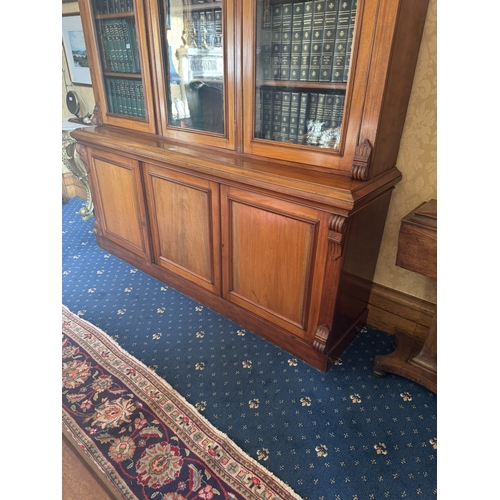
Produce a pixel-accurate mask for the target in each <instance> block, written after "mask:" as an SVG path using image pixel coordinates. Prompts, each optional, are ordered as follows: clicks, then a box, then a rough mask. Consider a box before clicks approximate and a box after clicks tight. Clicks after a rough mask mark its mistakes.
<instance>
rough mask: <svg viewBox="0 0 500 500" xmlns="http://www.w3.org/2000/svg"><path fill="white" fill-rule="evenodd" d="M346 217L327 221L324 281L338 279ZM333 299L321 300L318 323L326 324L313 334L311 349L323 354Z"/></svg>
mask: <svg viewBox="0 0 500 500" xmlns="http://www.w3.org/2000/svg"><path fill="white" fill-rule="evenodd" d="M346 220H347V219H346V217H342V216H341V215H335V214H334V215H332V216H331V217H330V220H329V221H328V257H329V259H330V260H329V261H328V262H327V266H326V272H325V280H327V281H332V282H335V281H336V280H337V279H338V277H339V272H340V271H339V269H340V268H339V266H338V265H337V264H335V261H336V260H338V259H339V258H340V257H341V256H342V248H343V246H344V233H345V229H346ZM334 302H335V298H334V297H333V296H331V295H330V294H327V295H325V296H324V297H323V299H322V310H323V311H324V312H323V313H321V316H320V321H327V322H328V323H321V324H320V325H319V326H318V328H317V329H316V333H315V334H314V341H313V347H314V349H316V350H317V351H319V352H321V353H324V352H325V351H326V344H327V342H328V337H329V336H330V330H331V328H332V324H331V322H332V318H333V305H334Z"/></svg>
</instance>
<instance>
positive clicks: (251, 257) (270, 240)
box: [222, 187, 326, 340]
mask: <svg viewBox="0 0 500 500" xmlns="http://www.w3.org/2000/svg"><path fill="white" fill-rule="evenodd" d="M222 189H223V196H222V200H223V205H222V207H223V213H222V220H223V221H224V223H223V262H224V266H225V267H224V271H225V280H224V288H223V294H224V296H225V297H226V298H227V299H228V300H230V301H232V302H234V303H236V304H238V305H240V306H241V307H244V308H245V309H248V310H249V311H251V312H253V313H256V314H258V315H259V316H261V317H263V318H265V319H267V320H268V321H271V322H273V323H275V324H277V325H279V326H281V327H283V328H285V329H287V330H288V331H291V332H293V333H294V334H296V335H299V336H300V337H302V338H306V339H308V340H310V339H312V338H313V337H314V331H315V328H316V321H317V314H318V311H317V308H316V306H314V305H313V306H311V304H315V303H316V302H319V301H317V300H316V298H317V297H318V296H319V293H320V290H321V286H322V277H321V272H319V270H320V268H322V267H324V259H325V249H324V248H323V247H324V246H325V245H322V244H319V242H320V241H322V240H323V239H324V240H325V241H326V238H323V237H322V236H323V235H324V228H323V227H324V226H325V227H326V224H324V223H323V219H325V216H324V215H323V214H322V213H321V212H318V211H317V210H314V209H311V208H308V207H303V206H300V205H295V204H292V203H289V202H285V201H283V200H275V199H272V198H268V197H265V196H262V195H259V194H256V193H250V192H246V191H242V190H238V189H234V188H225V187H223V188H222Z"/></svg>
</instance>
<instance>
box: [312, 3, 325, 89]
mask: <svg viewBox="0 0 500 500" xmlns="http://www.w3.org/2000/svg"><path fill="white" fill-rule="evenodd" d="M325 3H326V2H325V0H314V2H313V16H312V31H311V62H310V64H309V81H310V82H318V81H319V75H320V68H321V52H322V49H323V28H324V23H325Z"/></svg>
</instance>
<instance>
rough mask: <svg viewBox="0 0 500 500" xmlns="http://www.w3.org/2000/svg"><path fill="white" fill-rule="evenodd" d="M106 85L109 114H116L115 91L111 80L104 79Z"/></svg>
mask: <svg viewBox="0 0 500 500" xmlns="http://www.w3.org/2000/svg"><path fill="white" fill-rule="evenodd" d="M104 84H105V86H106V102H107V103H108V112H109V113H114V112H115V111H114V109H115V106H114V102H113V91H112V88H111V82H110V79H109V78H105V79H104Z"/></svg>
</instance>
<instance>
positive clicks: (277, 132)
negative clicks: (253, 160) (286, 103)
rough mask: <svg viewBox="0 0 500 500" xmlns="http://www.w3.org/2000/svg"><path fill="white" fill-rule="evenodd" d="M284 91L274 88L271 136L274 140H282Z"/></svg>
mask: <svg viewBox="0 0 500 500" xmlns="http://www.w3.org/2000/svg"><path fill="white" fill-rule="evenodd" d="M282 100H283V92H282V91H281V90H273V109H272V112H273V122H272V130H271V138H272V140H273V141H279V140H281V109H282Z"/></svg>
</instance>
